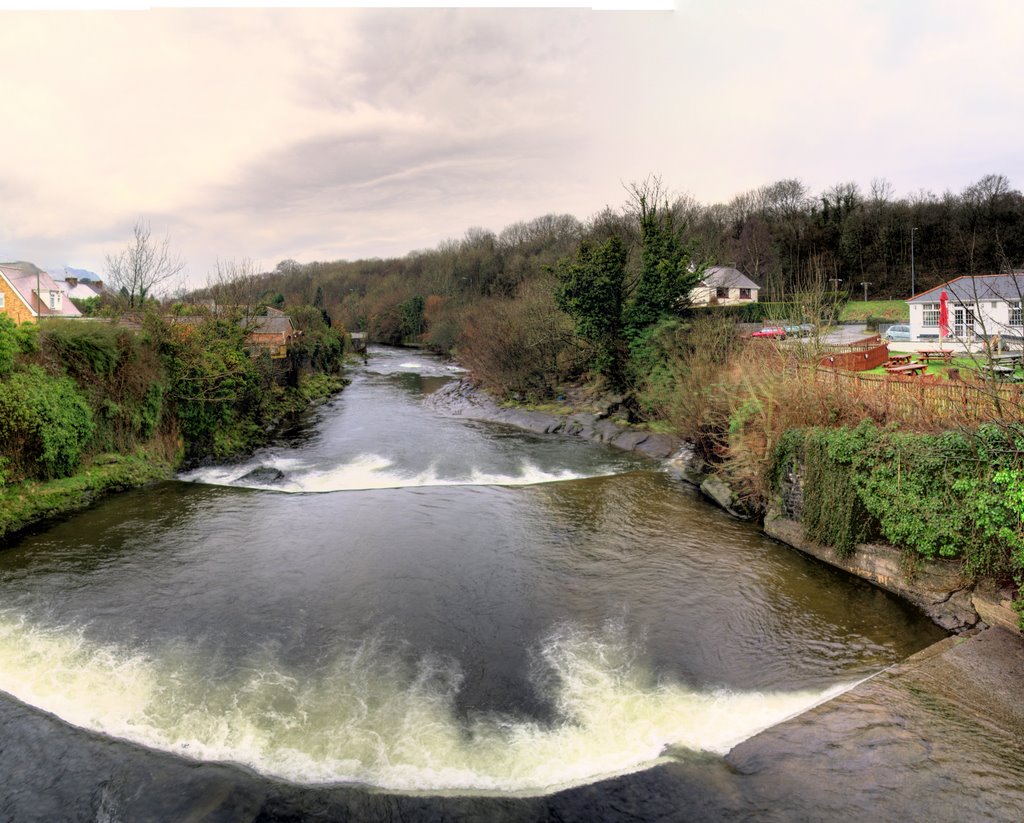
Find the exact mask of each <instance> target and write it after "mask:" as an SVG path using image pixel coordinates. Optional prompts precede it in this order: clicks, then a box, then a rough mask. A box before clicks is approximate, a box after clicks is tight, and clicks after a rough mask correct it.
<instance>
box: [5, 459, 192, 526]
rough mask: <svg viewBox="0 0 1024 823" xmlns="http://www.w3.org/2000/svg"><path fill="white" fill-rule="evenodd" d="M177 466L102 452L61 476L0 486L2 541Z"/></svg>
mask: <svg viewBox="0 0 1024 823" xmlns="http://www.w3.org/2000/svg"><path fill="white" fill-rule="evenodd" d="M173 474H174V466H172V465H171V464H169V463H164V462H161V461H159V460H151V459H148V458H146V457H139V456H135V455H125V454H102V455H98V456H97V457H95V458H93V459H92V461H91V462H90V463H89V464H88V465H87V466H85V468H84V469H82V470H81V471H79V472H78V473H77V474H75V475H73V476H71V477H64V478H61V479H59V480H50V481H45V482H43V481H36V480H27V481H25V482H23V483H18V484H16V485H13V486H7V487H3V488H2V489H0V545H2V544H3V543H4V542H6V541H9V540H11V539H12V538H13V537H15V535H17V534H18V533H19V532H21V531H24V530H25V529H27V528H29V527H31V526H34V525H37V524H39V523H42V522H44V521H47V520H51V519H54V518H59V517H65V516H67V515H69V514H72V513H74V512H77V511H81V510H82V509H84V508H87V507H88V506H91V505H92V504H93V503H94V502H96V501H97V500H99V499H100V498H101V497H104V496H106V495H108V494H113V493H115V492H121V491H127V490H128V489H134V488H138V487H140V486H145V485H148V484H149V483H155V482H157V481H158V480H166V479H168V478H170V477H172V476H173Z"/></svg>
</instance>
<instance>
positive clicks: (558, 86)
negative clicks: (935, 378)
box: [0, 0, 1024, 285]
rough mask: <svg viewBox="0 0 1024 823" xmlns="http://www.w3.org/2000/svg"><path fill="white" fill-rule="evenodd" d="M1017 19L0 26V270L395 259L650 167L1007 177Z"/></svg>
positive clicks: (867, 7)
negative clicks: (142, 243)
mask: <svg viewBox="0 0 1024 823" xmlns="http://www.w3.org/2000/svg"><path fill="white" fill-rule="evenodd" d="M1022 32H1024V4H1021V3H1019V2H1016V0H1007V1H1006V2H989V1H987V0H978V1H977V2H972V3H965V2H962V0H933V1H931V2H927V1H926V0H920V2H916V1H915V0H900V2H898V3H897V2H891V0H872V1H871V2H867V0H847V2H821V0H773V2H765V0H678V1H677V3H676V9H675V11H668V12H643V13H638V12H615V11H591V10H589V9H505V10H497V9H457V8H446V9H432V10H408V9H406V10H398V9H390V10H389V9H351V8H348V9H314V10H307V11H299V10H292V9H286V10H277V11H272V10H265V9H244V10H211V9H176V10H175V9H170V10H151V11H111V12H99V11H90V12H74V11H58V12H46V13H32V12H19V11H5V12H0V101H3V106H2V109H0V111H2V112H3V113H2V115H0V260H29V261H32V262H34V263H37V264H39V265H40V266H43V267H44V268H60V267H61V266H63V265H65V264H67V265H71V266H75V267H80V268H87V269H91V270H93V271H96V272H98V273H101V274H102V272H103V267H104V258H105V255H106V254H107V253H109V252H115V251H117V250H118V249H120V248H121V247H123V246H124V244H125V243H126V242H127V240H128V237H129V236H130V231H131V225H132V223H133V222H134V221H135V220H136V218H137V217H139V216H141V217H143V218H145V219H147V220H149V221H150V223H151V226H152V229H153V232H154V234H155V235H160V236H162V235H163V234H165V233H169V235H170V238H171V243H172V245H173V246H174V248H175V249H177V250H178V251H179V252H180V253H181V255H182V256H183V257H184V258H185V259H186V261H187V263H188V272H189V274H188V278H189V282H190V283H191V284H196V285H198V284H202V283H204V282H205V280H206V278H207V274H208V272H209V271H210V270H211V269H212V268H213V266H214V263H215V261H216V260H217V259H218V258H219V259H221V260H236V261H237V260H241V259H242V258H249V259H251V260H253V261H255V262H256V263H257V264H258V265H259V266H260V267H261V268H263V269H266V270H269V269H272V268H273V267H274V266H275V265H276V264H277V263H278V262H279V261H280V260H283V259H287V258H293V259H296V260H299V261H300V262H308V261H312V260H337V259H342V258H345V259H354V258H358V257H387V256H396V255H403V254H405V253H406V252H408V251H411V250H414V249H422V248H429V247H433V246H435V245H437V243H438V242H440V241H441V240H443V239H445V238H449V237H460V236H462V235H463V233H464V232H465V230H466V229H467V228H469V227H473V226H482V227H484V228H488V229H492V230H494V231H500V230H501V229H502V228H503V227H504V226H506V225H508V224H509V223H512V222H515V221H517V220H529V219H531V218H533V217H537V216H540V215H543V214H547V213H551V212H558V213H566V212H567V213H571V214H574V215H576V216H577V217H579V218H581V219H586V218H588V217H590V216H592V215H593V214H594V213H596V212H597V211H599V210H600V209H601V208H603V207H604V206H606V205H611V206H614V207H618V206H620V205H621V204H622V203H623V202H624V200H625V192H624V189H623V184H624V183H628V182H630V181H637V180H641V179H642V178H644V177H646V176H647V175H648V174H651V173H655V174H660V175H661V177H662V180H663V182H664V183H665V184H666V185H667V186H668V187H669V188H670V189H671V190H672V191H674V192H676V193H684V192H688V193H690V194H692V195H693V196H694V197H696V198H697V199H698V200H701V201H703V202H715V201H725V200H728V199H729V198H731V197H732V196H733V195H735V194H738V193H740V192H742V191H745V190H748V189H751V188H754V187H757V186H760V185H762V184H765V183H769V182H772V181H775V180H778V179H781V178H787V177H798V178H800V179H801V180H803V181H804V182H805V183H806V184H807V185H808V186H810V188H811V189H812V190H813V191H815V192H818V191H820V190H821V189H823V188H825V187H827V186H829V185H831V184H833V183H837V182H841V181H847V180H853V181H856V182H858V183H859V184H860V185H861V186H862V187H863V188H867V187H868V185H869V184H870V181H871V179H872V178H874V177H885V178H888V179H889V180H890V181H891V182H892V183H893V185H894V186H895V189H896V193H897V194H900V195H902V194H909V193H910V192H914V191H917V190H918V189H921V188H925V189H932V190H934V191H935V192H937V193H941V192H942V191H943V190H945V189H952V190H954V191H959V190H960V189H962V188H963V187H964V186H966V185H968V184H969V183H971V182H973V181H975V180H977V179H978V178H980V177H981V176H982V175H984V174H987V173H990V172H991V173H999V174H1005V175H1006V176H1008V177H1009V179H1010V181H1011V183H1012V184H1013V185H1014V187H1015V188H1021V187H1022V186H1024V169H1022V162H1024V161H1022V158H1024V152H1022V151H1021V148H1020V146H1021V135H1022V134H1024V92H1022V91H1021V86H1020V84H1021V79H1022V78H1024V48H1021V45H1020V36H1021V33H1022Z"/></svg>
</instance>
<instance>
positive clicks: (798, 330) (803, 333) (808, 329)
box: [782, 323, 814, 337]
mask: <svg viewBox="0 0 1024 823" xmlns="http://www.w3.org/2000/svg"><path fill="white" fill-rule="evenodd" d="M782 330H783V331H784V332H785V333H786V334H795V335H796V336H797V337H810V336H811V334H812V333H813V332H814V326H813V325H812V324H810V323H801V324H800V325H799V326H796V325H793V326H783V327H782Z"/></svg>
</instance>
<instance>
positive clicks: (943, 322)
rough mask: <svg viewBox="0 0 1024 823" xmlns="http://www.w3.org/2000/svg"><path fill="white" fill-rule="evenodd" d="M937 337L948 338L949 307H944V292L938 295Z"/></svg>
mask: <svg viewBox="0 0 1024 823" xmlns="http://www.w3.org/2000/svg"><path fill="white" fill-rule="evenodd" d="M939 337H940V338H942V337H949V306H947V305H946V292H942V294H940V295H939Z"/></svg>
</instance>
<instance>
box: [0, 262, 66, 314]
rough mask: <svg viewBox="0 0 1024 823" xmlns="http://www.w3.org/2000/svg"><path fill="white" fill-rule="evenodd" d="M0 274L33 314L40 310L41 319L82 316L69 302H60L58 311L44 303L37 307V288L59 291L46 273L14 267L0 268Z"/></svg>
mask: <svg viewBox="0 0 1024 823" xmlns="http://www.w3.org/2000/svg"><path fill="white" fill-rule="evenodd" d="M0 272H3V275H4V278H5V279H6V280H7V281H8V282H9V283H10V284H11V285H12V286H13V287H14V289H15V290H16V291H17V292H18V294H19V296H20V297H21V299H22V300H23V301H24V302H25V304H26V305H27V306H28V307H29V308H30V309H31V310H32V313H33V314H36V315H38V314H39V313H40V308H41V309H42V315H43V317H81V316H82V313H81V312H80V311H79V310H78V308H77V307H76V306H75V304H74V303H72V302H71V301H70V300H68V301H67V302H64V301H63V300H62V301H61V310H60V311H54V310H52V309H50V307H49V306H47V305H46V304H45V303H43V304H42V306H40V305H39V301H38V300H37V299H36V294H35V292H36V289H37V288H38V289H39V290H40V291H61V289H60V287H59V286H58V285H57V284H56V283H55V282H54V279H53V278H52V277H50V275H48V274H47V273H46V272H44V271H42V270H40V269H37V270H36V271H34V272H29V271H25V270H24V269H22V268H16V267H14V266H0Z"/></svg>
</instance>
